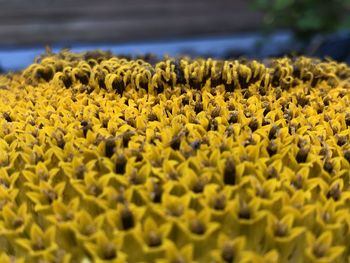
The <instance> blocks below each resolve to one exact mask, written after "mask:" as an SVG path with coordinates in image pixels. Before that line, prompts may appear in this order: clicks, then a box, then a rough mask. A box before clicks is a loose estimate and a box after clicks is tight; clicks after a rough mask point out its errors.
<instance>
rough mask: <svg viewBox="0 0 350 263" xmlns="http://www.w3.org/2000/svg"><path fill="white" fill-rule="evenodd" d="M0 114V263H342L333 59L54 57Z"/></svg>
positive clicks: (348, 149) (347, 102)
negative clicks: (153, 62) (156, 61)
mask: <svg viewBox="0 0 350 263" xmlns="http://www.w3.org/2000/svg"><path fill="white" fill-rule="evenodd" d="M0 116H1V118H0V262H5V263H6V262H41V263H44V262H52V263H66V262H84V263H87V262H156V263H162V262H163V263H166V262H226V263H230V262H348V260H350V247H349V244H350V210H349V209H350V143H349V142H350V130H349V126H350V68H349V67H348V66H346V65H345V64H340V63H336V62H333V61H319V60H316V59H310V58H304V57H301V58H296V59H289V58H281V59H274V60H269V61H266V62H265V63H259V62H257V61H243V60H242V61H219V60H213V59H194V60H192V59H189V58H181V59H180V58H178V59H170V58H167V59H164V60H162V61H159V62H158V63H156V64H151V63H148V62H147V61H145V60H142V59H136V60H131V59H127V58H120V57H114V56H111V55H110V54H108V53H103V52H88V53H84V54H74V53H70V52H68V51H62V52H61V53H59V54H47V55H46V56H42V57H41V58H39V59H38V60H37V61H36V63H34V64H32V65H31V66H29V67H28V68H27V69H26V70H24V71H23V72H21V73H12V74H7V75H0Z"/></svg>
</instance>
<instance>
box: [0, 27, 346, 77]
mask: <svg viewBox="0 0 350 263" xmlns="http://www.w3.org/2000/svg"><path fill="white" fill-rule="evenodd" d="M62 48H69V49H70V50H72V51H74V52H83V51H88V50H96V49H100V50H105V51H107V50H109V51H111V52H112V53H113V54H115V55H128V56H131V57H137V56H139V55H144V54H154V55H155V56H157V57H158V58H162V57H163V56H179V55H189V56H191V57H213V58H219V59H220V58H221V59H236V58H239V57H246V58H251V59H260V60H261V59H264V58H267V57H276V56H284V55H291V54H294V53H297V54H306V55H309V56H314V57H320V58H324V57H331V58H333V59H335V60H337V61H341V62H347V63H348V65H350V32H342V33H337V34H332V35H328V36H322V37H317V38H315V39H314V40H313V41H312V43H311V44H310V45H309V46H307V47H306V48H303V47H302V46H298V45H297V43H296V42H295V41H294V40H293V35H292V33H291V32H289V31H280V32H276V33H275V34H273V35H271V36H270V37H268V38H266V36H263V35H262V34H260V33H252V34H242V35H236V36H227V37H215V38H197V39H183V40H177V41H163V42H144V43H128V44H100V45H74V44H73V45H70V46H68V47H67V46H65V45H56V46H53V47H52V51H53V52H55V53H57V52H59V51H60V50H61V49H62ZM44 52H45V47H31V48H8V47H7V48H0V72H1V71H3V72H9V71H18V70H21V69H24V68H25V67H27V66H28V65H30V64H31V63H33V61H34V59H35V57H37V56H39V55H40V54H42V53H44Z"/></svg>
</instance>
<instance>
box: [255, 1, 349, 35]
mask: <svg viewBox="0 0 350 263" xmlns="http://www.w3.org/2000/svg"><path fill="white" fill-rule="evenodd" d="M253 1H254V6H255V8H257V9H258V10H260V11H262V12H263V14H264V28H265V30H266V32H270V31H272V30H274V29H278V28H286V29H291V30H292V31H293V32H294V34H295V37H296V38H297V39H299V40H303V41H308V40H309V39H310V38H312V37H313V36H314V35H315V34H323V33H331V32H335V31H338V30H342V29H350V0H253Z"/></svg>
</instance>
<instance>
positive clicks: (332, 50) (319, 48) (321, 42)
mask: <svg viewBox="0 0 350 263" xmlns="http://www.w3.org/2000/svg"><path fill="white" fill-rule="evenodd" d="M307 54H309V55H312V56H315V57H320V58H325V57H331V58H332V59H334V60H337V61H344V62H347V64H348V65H350V32H338V33H334V34H330V35H325V36H319V37H316V38H315V39H314V41H313V42H312V43H311V44H310V46H309V48H308V52H307Z"/></svg>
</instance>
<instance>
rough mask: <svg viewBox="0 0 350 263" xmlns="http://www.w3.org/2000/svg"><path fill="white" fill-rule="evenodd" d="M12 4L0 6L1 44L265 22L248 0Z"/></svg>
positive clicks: (129, 37) (198, 31)
mask: <svg viewBox="0 0 350 263" xmlns="http://www.w3.org/2000/svg"><path fill="white" fill-rule="evenodd" d="M3 1H4V0H0V5H1V3H2V2H3ZM9 2H14V3H17V6H16V5H14V4H7V5H6V4H5V6H6V8H7V11H6V8H2V9H1V10H0V45H13V44H21V45H30V44H36V43H40V44H53V43H56V42H67V43H68V42H115V41H118V42H125V41H133V40H156V39H162V38H176V37H187V36H201V35H209V34H232V33H235V32H241V31H245V30H254V29H257V27H258V25H259V23H260V21H261V15H259V14H257V13H256V12H254V11H252V10H251V9H249V7H248V4H247V2H246V1H244V0H238V1H227V0H221V1H208V0H201V1H198V0H195V1H185V0H179V1H172V2H169V1H161V0H149V1H147V2H144V1H142V2H141V0H134V1H130V2H129V1H125V3H124V1H110V0H105V1H103V2H102V3H104V4H101V2H98V1H92V0H86V1H82V0H78V1H71V2H70V1H68V0H61V1H56V0H52V1H43V0H34V4H33V5H32V6H31V7H29V6H28V3H27V1H24V0H12V1H9ZM22 2H23V3H24V2H25V3H24V5H23V6H20V5H19V3H22ZM28 2H31V1H28ZM48 2H49V3H50V5H48V4H47V3H48ZM232 2H235V3H234V4H233V3H232ZM77 3H80V5H77ZM83 3H84V4H83ZM98 3H100V5H99V4H98ZM145 3H147V4H145ZM65 4H66V5H65ZM108 4H109V5H108ZM9 10H10V11H9Z"/></svg>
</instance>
